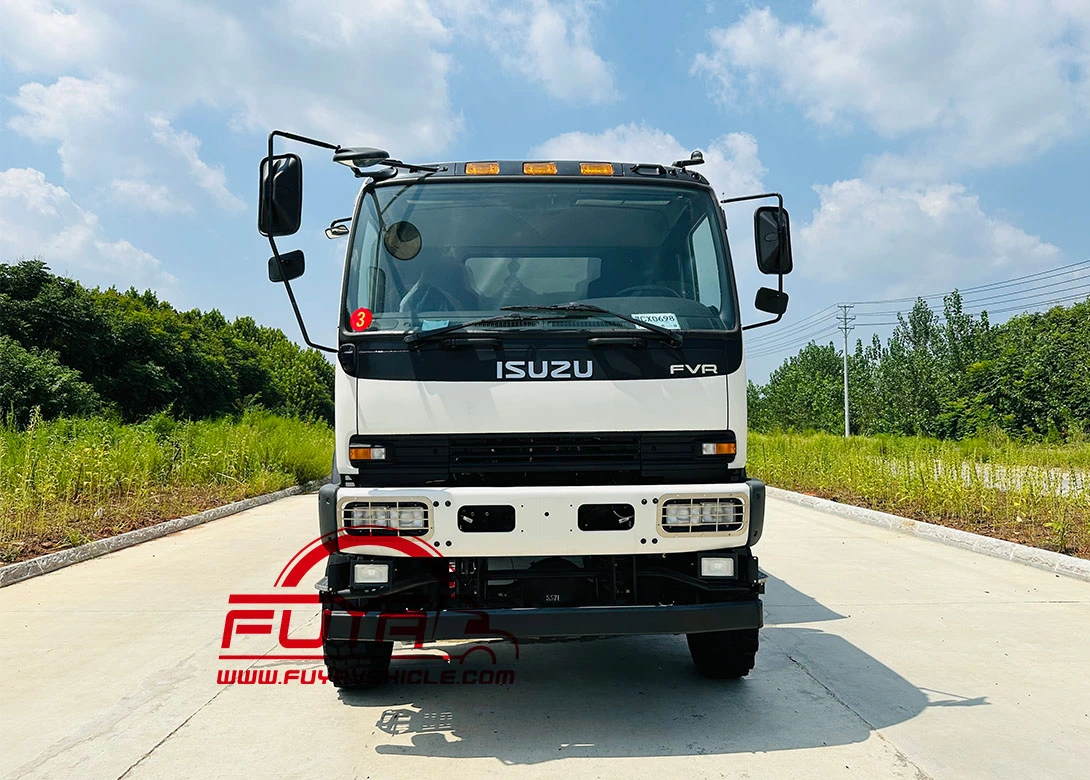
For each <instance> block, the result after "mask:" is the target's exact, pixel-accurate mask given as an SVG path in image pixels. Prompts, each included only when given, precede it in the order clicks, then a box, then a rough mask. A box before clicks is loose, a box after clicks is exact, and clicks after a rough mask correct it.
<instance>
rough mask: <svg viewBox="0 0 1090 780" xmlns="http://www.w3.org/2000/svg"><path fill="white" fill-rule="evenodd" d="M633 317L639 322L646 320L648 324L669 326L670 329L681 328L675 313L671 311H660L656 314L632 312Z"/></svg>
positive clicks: (661, 326) (662, 326)
mask: <svg viewBox="0 0 1090 780" xmlns="http://www.w3.org/2000/svg"><path fill="white" fill-rule="evenodd" d="M632 318H633V319H637V320H639V321H640V322H646V323H647V324H649V325H658V326H659V327H660V328H669V329H670V330H681V324H680V323H679V322H678V321H677V315H676V314H673V313H672V312H662V313H658V314H633V315H632Z"/></svg>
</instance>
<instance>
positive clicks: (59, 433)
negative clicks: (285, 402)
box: [0, 410, 333, 564]
mask: <svg viewBox="0 0 1090 780" xmlns="http://www.w3.org/2000/svg"><path fill="white" fill-rule="evenodd" d="M332 452H333V432H332V430H330V429H329V427H328V426H326V425H324V424H320V423H319V424H314V423H306V422H301V421H299V420H292V419H286V418H282V417H277V416H275V415H272V414H268V413H266V412H262V411H256V410H254V411H248V412H246V413H245V414H244V415H242V416H241V417H240V418H238V419H219V420H204V421H196V422H178V421H175V420H173V419H172V418H170V417H168V416H166V415H158V416H156V417H153V418H152V419H150V420H148V421H147V422H145V423H141V424H139V425H122V424H120V423H118V422H114V421H111V420H106V419H100V418H92V419H61V420H53V421H50V422H41V421H39V420H35V421H33V422H32V423H31V425H30V426H29V428H28V429H26V430H16V429H14V428H11V427H0V564H2V563H9V562H12V561H16V560H22V559H25V558H30V557H33V556H35V555H40V554H42V553H45V552H50V551H52V550H56V549H62V548H65V547H71V546H75V545H79V544H83V543H85V542H88V541H92V540H94V539H98V538H102V537H104V536H111V535H113V534H117V533H123V532H125V531H130V530H132V529H134V528H139V527H142V526H146V525H150V524H153V523H156V522H159V521H162V520H166V519H170V518H173V517H182V516H184V515H187V514H192V513H193V512H198V511H201V510H203V509H208V508H211V507H214V506H219V505H221V504H224V503H228V502H231V501H237V500H239V499H242V498H246V497H249V496H254V495H260V494H262V493H268V492H271V491H274V490H280V489H283V488H285V487H289V486H291V485H297V484H300V483H303V482H306V481H308V480H311V479H317V478H320V477H322V476H325V475H327V474H328V473H329V468H330V458H331V456H332Z"/></svg>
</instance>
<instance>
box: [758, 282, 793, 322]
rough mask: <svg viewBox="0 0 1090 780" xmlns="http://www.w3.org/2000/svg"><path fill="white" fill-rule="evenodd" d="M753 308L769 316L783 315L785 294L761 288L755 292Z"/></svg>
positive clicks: (785, 303) (785, 301) (785, 304)
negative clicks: (755, 297)
mask: <svg viewBox="0 0 1090 780" xmlns="http://www.w3.org/2000/svg"><path fill="white" fill-rule="evenodd" d="M753 308H755V309H757V310H758V311H767V312H768V313H769V314H776V315H780V314H783V313H784V312H785V311H787V293H785V292H779V291H778V290H773V289H771V288H769V287H762V288H761V289H759V290H757V300H755V301H754V302H753Z"/></svg>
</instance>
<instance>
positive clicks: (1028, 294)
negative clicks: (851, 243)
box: [746, 260, 1090, 359]
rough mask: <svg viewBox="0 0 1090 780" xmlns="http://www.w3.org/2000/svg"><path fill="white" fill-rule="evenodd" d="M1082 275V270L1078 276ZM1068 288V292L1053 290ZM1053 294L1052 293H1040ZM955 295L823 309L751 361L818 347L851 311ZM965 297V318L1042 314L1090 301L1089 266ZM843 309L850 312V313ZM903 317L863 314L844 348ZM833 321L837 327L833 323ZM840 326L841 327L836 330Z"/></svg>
mask: <svg viewBox="0 0 1090 780" xmlns="http://www.w3.org/2000/svg"><path fill="white" fill-rule="evenodd" d="M1074 269H1079V270H1074ZM1080 271H1087V272H1088V273H1086V274H1085V275H1078V276H1074V278H1072V277H1071V275H1072V274H1079V273H1080ZM1060 275H1063V276H1066V277H1068V278H1064V279H1059V280H1058V281H1055V282H1050V283H1048V284H1033V282H1041V281H1046V280H1048V279H1050V278H1054V277H1056V276H1060ZM1027 282H1029V283H1031V286H1028V287H1024V288H1022V289H1010V290H1006V291H1005V292H1001V293H999V294H996V295H983V296H979V295H974V294H976V293H982V292H984V293H987V292H992V291H995V290H1003V289H1004V288H1010V287H1016V286H1018V285H1022V284H1025V283H1027ZM1063 285H1067V286H1066V287H1064V289H1053V288H1057V287H1061V286H1063ZM1044 290H1048V292H1038V291H1044ZM951 292H953V291H952V290H951V291H949V292H945V293H934V294H931V295H921V296H916V297H910V298H887V299H882V300H873V301H852V302H850V303H846V304H830V305H829V306H826V307H825V308H823V309H819V310H817V311H815V312H811V313H810V314H808V315H806V316H805V317H803V318H802V319H801V320H798V321H797V322H795V323H793V324H792V325H793V328H792V330H790V331H786V332H783V333H780V334H775V335H773V334H770V335H769V336H768V337H767V338H757V339H754V340H753V341H747V349H746V356H747V357H748V358H753V359H756V358H761V357H767V356H770V355H777V354H783V353H785V352H790V351H792V350H794V349H797V348H799V347H803V346H805V345H807V344H809V343H811V342H815V341H818V340H819V339H822V338H824V337H825V336H827V335H831V334H832V333H835V332H836V331H837V330H844V328H845V327H847V326H846V324H845V323H844V321H843V318H844V317H845V316H848V315H847V311H849V310H850V309H851V308H852V307H855V306H875V305H879V304H883V303H901V302H904V303H909V302H911V303H915V302H916V301H917V300H920V299H923V300H924V301H927V300H932V299H936V298H944V297H946V296H948V295H950V293H951ZM958 292H959V293H961V294H962V296H963V297H962V304H963V311H964V312H965V313H966V314H980V313H981V312H982V311H989V309H988V307H987V306H986V305H982V304H985V303H987V304H989V305H992V306H996V305H999V306H1000V308H993V309H991V310H990V313H992V314H1005V313H1008V312H1012V311H1018V310H1023V311H1026V310H1029V309H1037V308H1040V307H1044V306H1052V305H1056V304H1060V303H1066V302H1070V301H1075V300H1081V299H1085V298H1087V297H1090V260H1083V261H1081V262H1077V263H1069V264H1067V265H1063V266H1058V267H1056V268H1050V269H1046V270H1044V271H1037V272H1035V273H1032V274H1025V275H1023V276H1018V277H1014V278H1011V279H1004V280H1001V281H997V282H989V283H987V284H981V285H975V286H973V287H966V288H963V289H959V290H958ZM1007 303H1010V304H1014V305H1012V306H1003V304H1007ZM844 307H848V309H845V308H844ZM837 308H839V309H840V310H841V311H840V313H839V314H834V313H833V310H835V309H837ZM928 309H930V310H931V311H933V312H936V313H939V312H937V311H936V309H935V308H932V306H931V305H929V306H928ZM901 314H903V310H902V309H889V310H879V311H860V312H859V313H858V314H857V315H855V314H853V315H851V316H850V319H849V320H848V322H849V323H850V322H855V321H856V320H858V324H857V325H852V326H851V327H849V328H848V330H847V331H845V346H844V352H845V355H846V354H847V333H848V331H850V330H854V329H855V328H856V327H859V326H864V325H865V326H866V327H868V328H880V327H891V326H896V325H898V324H900V323H899V321H890V320H888V318H889V317H890V316H892V315H901ZM871 318H882V321H880V322H874V321H871ZM830 320H832V322H830ZM836 322H840V324H839V325H838V324H834V323H836Z"/></svg>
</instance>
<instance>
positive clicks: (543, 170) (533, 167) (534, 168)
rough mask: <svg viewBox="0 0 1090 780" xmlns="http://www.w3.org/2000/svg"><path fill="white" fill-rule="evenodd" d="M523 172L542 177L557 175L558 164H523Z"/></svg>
mask: <svg viewBox="0 0 1090 780" xmlns="http://www.w3.org/2000/svg"><path fill="white" fill-rule="evenodd" d="M522 172H523V173H525V174H527V175H529V176H540V175H543V174H550V173H556V163H554V162H536V163H523V164H522Z"/></svg>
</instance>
